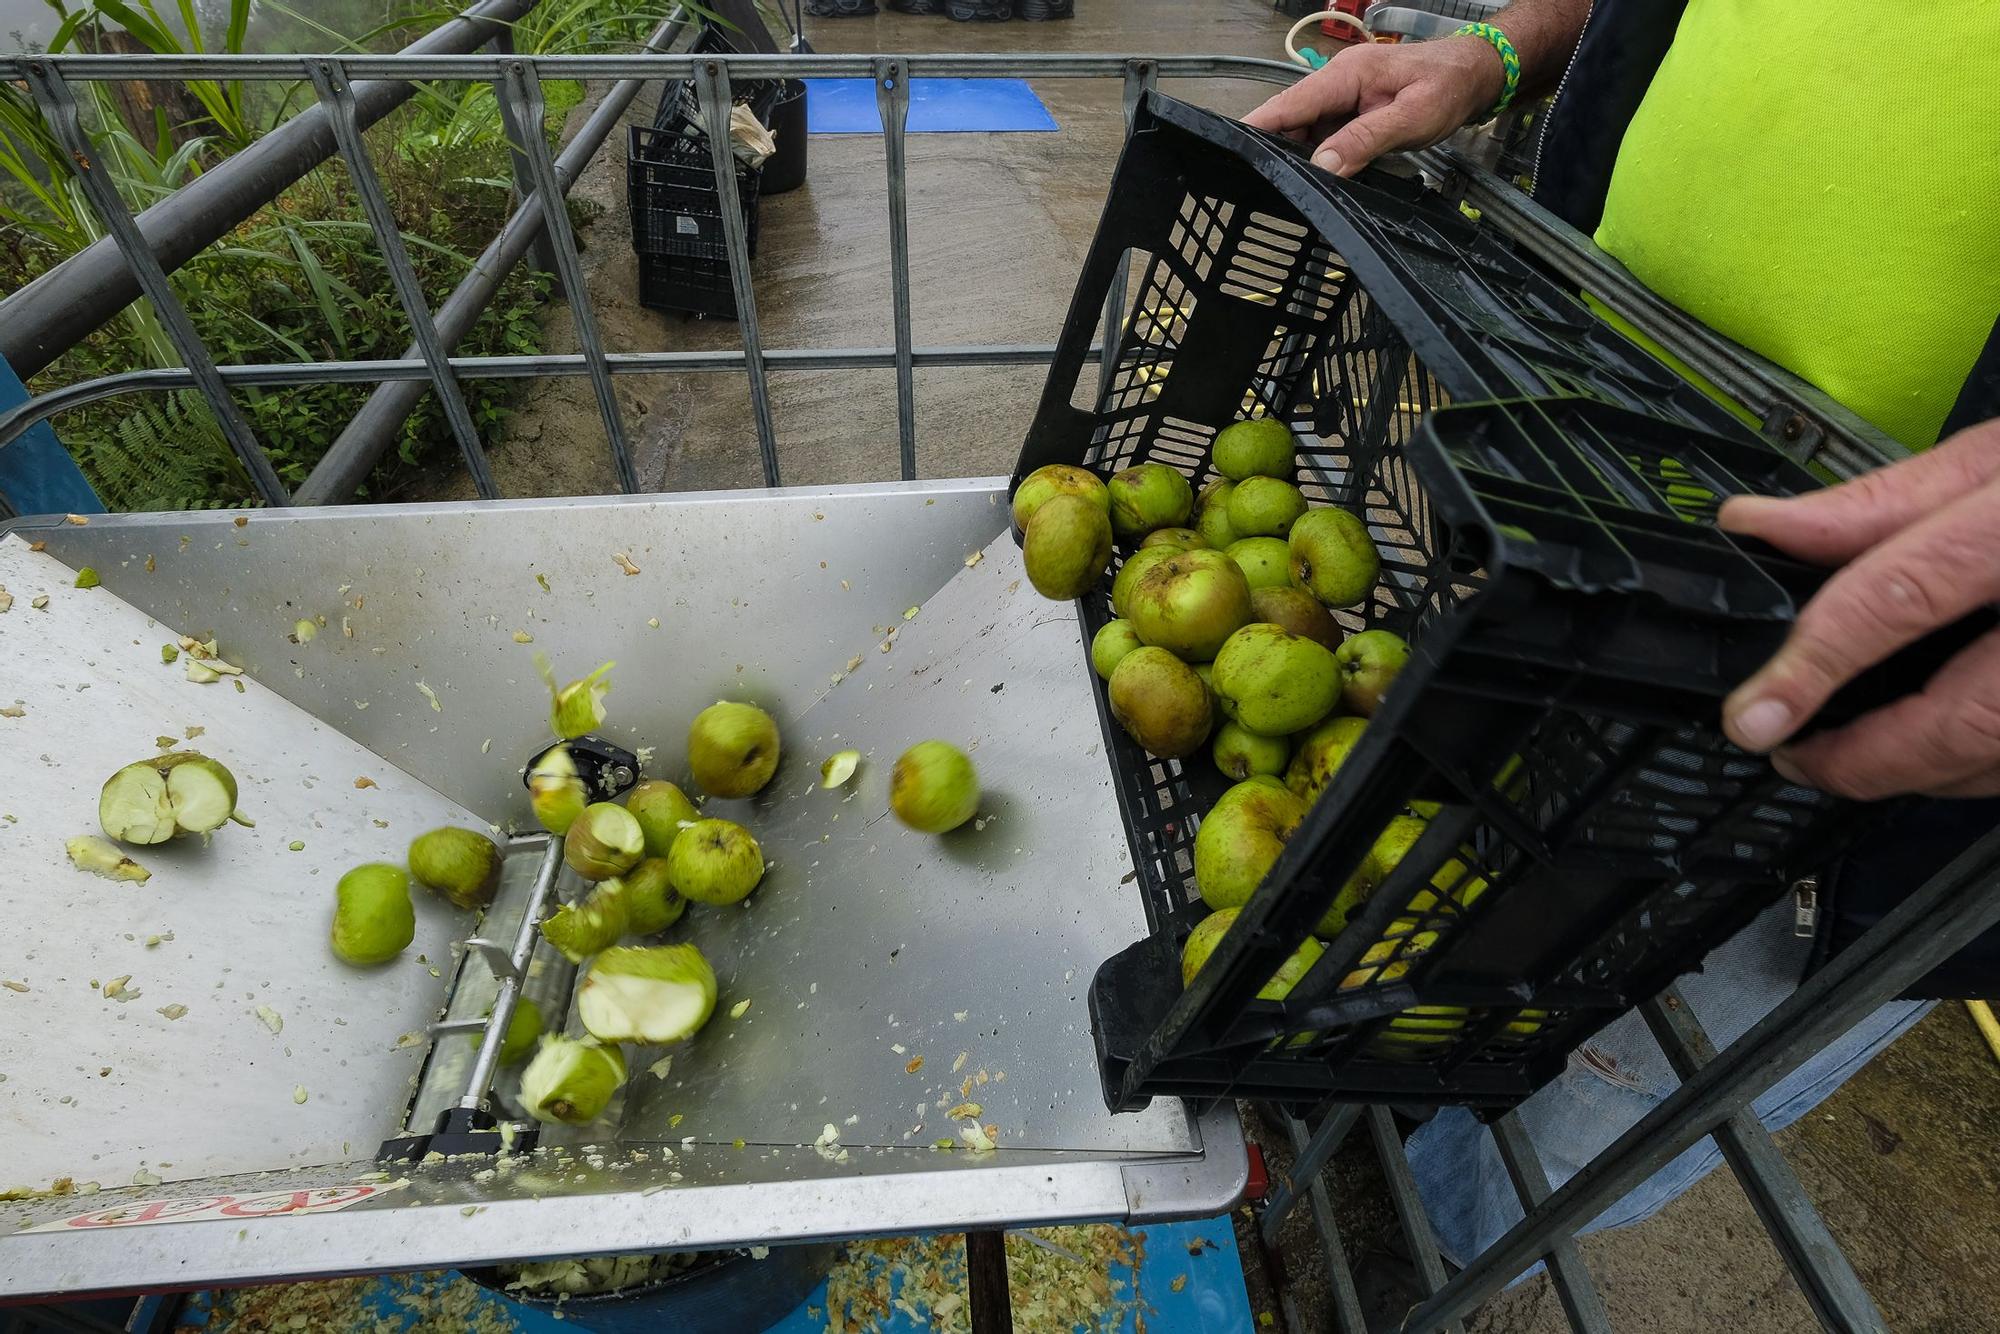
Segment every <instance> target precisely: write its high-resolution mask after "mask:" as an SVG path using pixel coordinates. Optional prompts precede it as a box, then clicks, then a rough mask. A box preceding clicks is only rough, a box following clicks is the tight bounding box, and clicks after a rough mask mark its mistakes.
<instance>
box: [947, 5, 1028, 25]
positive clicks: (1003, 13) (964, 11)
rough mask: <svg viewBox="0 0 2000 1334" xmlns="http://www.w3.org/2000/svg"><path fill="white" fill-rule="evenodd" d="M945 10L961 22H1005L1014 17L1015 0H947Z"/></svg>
mask: <svg viewBox="0 0 2000 1334" xmlns="http://www.w3.org/2000/svg"><path fill="white" fill-rule="evenodd" d="M944 12H945V13H946V14H947V15H948V16H949V17H951V18H952V19H954V20H956V21H957V22H959V23H1005V22H1006V21H1007V20H1008V19H1011V18H1013V17H1014V0H945V4H944Z"/></svg>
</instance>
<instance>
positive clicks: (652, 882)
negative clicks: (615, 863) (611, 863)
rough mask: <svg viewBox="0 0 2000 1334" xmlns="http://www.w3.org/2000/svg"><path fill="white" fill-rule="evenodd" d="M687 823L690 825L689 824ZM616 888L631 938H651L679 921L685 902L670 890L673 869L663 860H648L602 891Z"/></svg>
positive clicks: (606, 884)
mask: <svg viewBox="0 0 2000 1334" xmlns="http://www.w3.org/2000/svg"><path fill="white" fill-rule="evenodd" d="M689 823H693V822H692V821H690V822H689ZM613 884H616V885H618V886H619V887H620V891H621V897H622V898H623V900H624V903H625V929H626V930H627V931H630V932H631V933H632V934H633V935H635V936H651V935H656V934H658V933H659V932H661V931H664V930H666V929H667V928H668V927H670V926H672V925H673V924H674V923H675V922H678V921H680V919H681V914H682V913H685V912H686V911H687V900H686V899H684V898H682V897H681V896H680V895H679V894H678V893H676V892H675V890H674V876H673V869H672V868H671V867H670V866H669V865H668V864H667V859H666V858H665V857H648V858H646V859H645V860H644V861H642V862H640V863H639V864H638V865H637V866H635V867H633V868H632V869H631V870H629V871H627V872H626V873H625V874H624V875H623V876H622V877H620V878H619V879H618V880H616V881H611V880H607V881H605V882H604V887H605V888H607V889H608V888H610V887H611V886H612V885H613Z"/></svg>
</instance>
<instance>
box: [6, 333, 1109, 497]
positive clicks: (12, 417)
mask: <svg viewBox="0 0 2000 1334" xmlns="http://www.w3.org/2000/svg"><path fill="white" fill-rule="evenodd" d="M1055 354H1056V349H1055V346H1054V345H1053V344H1049V343H1021V344H1009V343H996V344H991V345H988V344H977V343H967V344H963V345H959V346H954V347H918V348H912V349H910V361H911V364H912V365H914V366H916V367H917V368H918V369H919V370H924V369H933V368H939V367H947V366H1046V365H1048V364H1049V363H1050V362H1051V361H1053V360H1055ZM1099 354H1100V349H1098V348H1092V349H1090V351H1089V352H1088V353H1087V354H1086V357H1085V360H1095V359H1096V358H1097V357H1098V356H1099ZM764 360H765V363H766V365H768V366H769V368H770V369H772V370H774V371H826V370H841V369H851V368H859V367H867V368H871V369H882V368H887V367H892V366H894V365H895V364H896V350H895V349H894V348H889V347H828V348H812V347H800V348H780V349H778V350H777V351H774V352H766V353H765V354H764ZM604 362H605V368H606V369H607V370H609V371H610V372H611V373H612V374H613V375H658V374H662V373H666V372H677V371H688V372H695V373H714V372H723V371H740V370H743V369H745V368H746V367H747V366H748V365H749V363H748V361H747V360H746V359H745V358H744V355H743V354H742V353H741V352H727V351H715V352H607V353H605V355H604ZM446 364H447V365H449V366H450V367H451V369H452V372H453V373H454V374H455V375H457V376H458V378H459V379H461V380H525V379H533V378H535V377H537V376H543V375H588V374H589V373H590V367H589V366H588V364H586V362H585V361H584V359H583V357H582V356H581V355H579V354H577V353H573V352H572V353H542V354H537V355H534V356H516V355H511V354H510V355H506V356H494V357H449V358H447V359H446ZM216 369H217V371H218V372H219V373H220V374H221V376H222V380H223V383H225V384H229V385H294V384H373V383H377V382H382V383H383V385H384V391H385V392H386V390H388V389H392V388H396V387H398V386H401V387H404V388H406V389H409V390H410V392H411V395H412V397H413V398H414V397H416V396H419V395H421V394H422V393H423V390H424V386H425V384H426V383H427V382H428V381H429V379H430V367H428V366H427V365H425V364H424V363H423V362H422V361H421V360H418V359H417V358H414V357H404V358H401V359H398V360H394V361H281V362H252V363H246V364H243V365H237V366H219V367H217V368H216ZM193 386H194V377H193V376H192V375H191V374H189V372H188V370H187V368H186V367H183V366H175V367H166V368H162V369H156V370H143V371H123V372H120V373H119V374H117V375H101V376H98V377H97V378H96V379H93V380H80V381H78V382H77V383H76V384H73V385H65V386H64V387H63V388H61V389H51V390H48V391H46V392H44V393H41V394H37V395H36V396H35V397H33V398H31V399H29V400H28V401H27V402H25V403H21V404H17V405H16V406H14V407H12V408H9V409H7V410H6V411H4V412H0V449H5V448H6V447H7V446H8V445H9V444H11V443H12V442H13V441H14V440H16V439H18V438H19V437H20V435H21V433H22V432H24V431H26V430H27V429H28V428H29V427H31V426H33V425H34V424H35V423H36V422H39V421H44V420H47V419H48V418H50V417H53V416H55V415H56V414H57V413H60V412H66V411H68V410H70V409H71V408H78V407H82V406H83V405H84V404H86V403H96V402H98V401H100V400H102V399H107V398H116V397H118V396H119V395H120V394H132V393H148V392H156V391H159V390H165V389H188V388H192V387H193ZM371 401H372V400H371ZM363 471H364V473H365V468H364V470H363ZM315 476H317V472H315ZM312 486H313V482H312V481H311V480H310V479H308V481H307V485H306V486H305V487H301V488H299V493H298V495H297V496H295V497H293V501H294V503H295V504H322V503H327V501H329V500H331V499H333V498H334V497H331V496H327V497H324V498H315V497H313V496H311V495H310V494H309V491H308V488H310V487H312ZM350 489H351V488H350Z"/></svg>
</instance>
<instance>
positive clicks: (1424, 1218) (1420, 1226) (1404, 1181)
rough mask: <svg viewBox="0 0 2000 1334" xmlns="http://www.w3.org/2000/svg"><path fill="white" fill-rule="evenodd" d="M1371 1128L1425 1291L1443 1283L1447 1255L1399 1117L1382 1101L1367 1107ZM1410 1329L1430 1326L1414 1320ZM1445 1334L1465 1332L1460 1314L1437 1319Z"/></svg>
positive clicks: (1404, 1236)
mask: <svg viewBox="0 0 2000 1334" xmlns="http://www.w3.org/2000/svg"><path fill="white" fill-rule="evenodd" d="M1368 1130H1369V1134H1370V1136H1371V1137H1372V1138H1373V1139H1374V1141H1375V1156H1376V1157H1377V1158H1379V1159H1381V1160H1382V1175H1383V1177H1385V1178H1386V1179H1387V1180H1388V1183H1389V1202H1390V1203H1391V1204H1394V1205H1395V1206H1396V1221H1397V1222H1399V1223H1401V1224H1402V1225H1403V1239H1404V1240H1405V1241H1407V1242H1409V1244H1410V1263H1411V1264H1413V1265H1415V1266H1416V1270H1417V1280H1418V1282H1420V1283H1422V1284H1423V1288H1424V1295H1425V1296H1426V1297H1428V1296H1430V1295H1431V1294H1432V1293H1434V1292H1436V1291H1437V1290H1438V1289H1439V1288H1441V1287H1443V1286H1444V1282H1445V1278H1444V1257H1443V1256H1441V1255H1439V1254H1438V1244H1437V1236H1436V1234H1435V1233H1433V1232H1432V1231H1431V1220H1430V1215H1429V1214H1426V1213H1425V1212H1424V1199H1423V1196H1421V1195H1419V1194H1418V1193H1417V1179H1416V1178H1415V1177H1414V1176H1412V1175H1410V1160H1409V1159H1408V1158H1406V1157H1404V1156H1403V1139H1402V1136H1400V1135H1398V1134H1397V1133H1396V1119H1395V1118H1394V1117H1393V1116H1391V1115H1390V1114H1389V1109H1388V1108H1387V1107H1383V1106H1380V1105H1376V1106H1371V1107H1369V1109H1368ZM1405 1326H1406V1327H1407V1328H1410V1329H1430V1328H1432V1326H1429V1325H1418V1324H1412V1323H1410V1322H1408V1321H1406V1322H1405ZM1436 1328H1438V1329H1441V1330H1443V1331H1445V1334H1464V1331H1463V1330H1462V1329H1461V1328H1460V1326H1459V1323H1458V1320H1457V1318H1456V1317H1455V1316H1454V1317H1449V1318H1447V1319H1444V1320H1441V1321H1439V1322H1437V1324H1436Z"/></svg>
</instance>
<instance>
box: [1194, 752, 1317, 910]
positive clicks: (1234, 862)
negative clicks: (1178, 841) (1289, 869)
mask: <svg viewBox="0 0 2000 1334" xmlns="http://www.w3.org/2000/svg"><path fill="white" fill-rule="evenodd" d="M1305 818H1306V804H1305V802H1303V801H1301V800H1299V799H1298V798H1297V797H1296V796H1294V795H1293V794H1292V793H1291V792H1290V791H1288V790H1287V789H1286V787H1285V785H1284V784H1283V783H1280V782H1279V781H1278V780H1277V779H1275V778H1271V777H1268V776H1265V775H1262V774H1260V775H1258V776H1257V777H1255V778H1250V779H1246V780H1245V781H1243V782H1241V783H1238V784H1237V785H1236V786H1235V787H1232V788H1230V789H1229V790H1228V791H1227V792H1225V793H1223V794H1222V795H1221V796H1220V797H1218V798H1217V799H1216V802H1215V805H1214V806H1213V807H1212V808H1211V809H1210V810H1209V812H1208V814H1207V815H1206V816H1205V817H1203V819H1202V822H1201V827H1200V828H1198V829H1197V830H1195V835H1194V884H1195V889H1196V890H1197V891H1198V892H1199V893H1200V894H1201V898H1202V902H1204V903H1206V904H1207V905H1208V906H1209V907H1211V908H1240V907H1242V906H1243V905H1244V904H1246V903H1248V902H1249V901H1250V895H1251V893H1252V892H1253V891H1254V890H1255V889H1256V888H1257V886H1258V885H1259V884H1261V883H1263V880H1264V875H1265V873H1266V872H1268V871H1269V870H1270V869H1271V867H1272V865H1273V864H1274V863H1275V862H1276V861H1277V860H1278V854H1279V853H1281V852H1283V851H1284V850H1285V843H1286V841H1287V840H1289V839H1290V838H1291V836H1292V834H1293V832H1294V831H1295V830H1296V829H1297V828H1298V827H1299V822H1300V821H1301V820H1303V819H1305Z"/></svg>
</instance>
